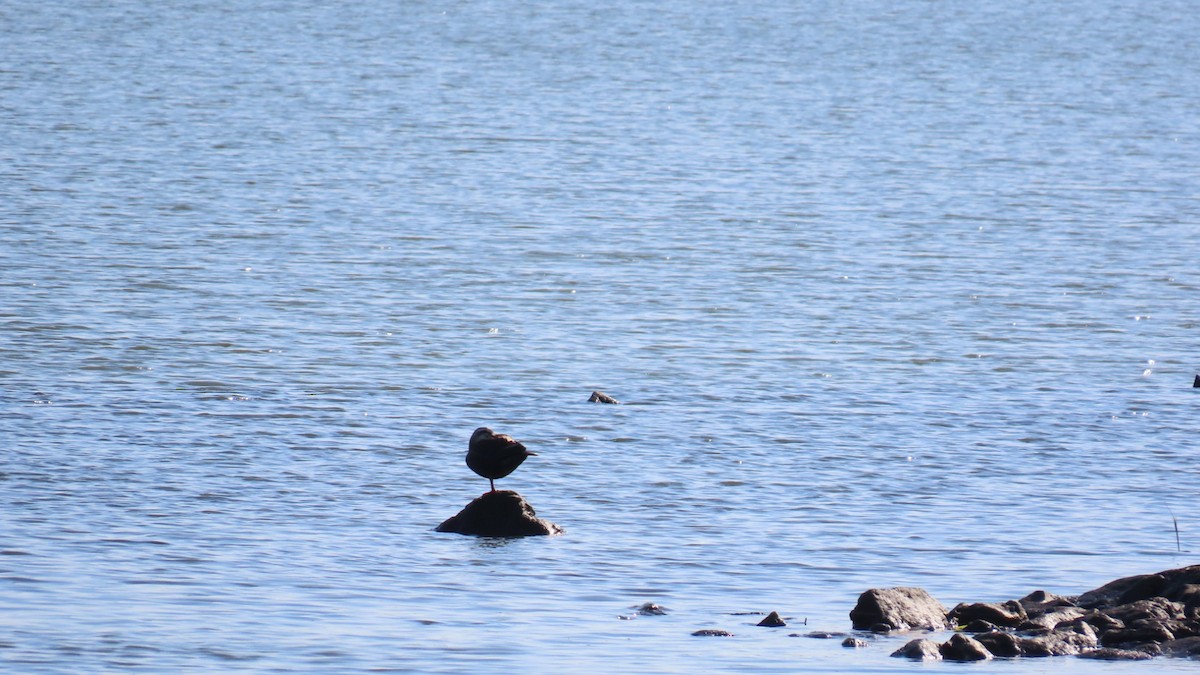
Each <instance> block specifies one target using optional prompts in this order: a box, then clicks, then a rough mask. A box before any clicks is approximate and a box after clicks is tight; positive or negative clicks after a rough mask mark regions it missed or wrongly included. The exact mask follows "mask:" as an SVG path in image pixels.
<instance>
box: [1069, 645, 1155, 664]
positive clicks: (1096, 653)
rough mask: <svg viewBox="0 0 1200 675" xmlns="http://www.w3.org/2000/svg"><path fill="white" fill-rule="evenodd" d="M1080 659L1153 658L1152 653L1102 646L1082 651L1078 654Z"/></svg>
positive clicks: (1117, 659)
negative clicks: (1101, 647)
mask: <svg viewBox="0 0 1200 675" xmlns="http://www.w3.org/2000/svg"><path fill="white" fill-rule="evenodd" d="M1079 658H1081V659H1098V660H1101V661H1145V660H1146V659H1152V658H1154V655H1153V654H1147V653H1146V652H1139V651H1136V650H1133V649H1113V648H1112V647H1104V648H1103V649H1093V650H1092V651H1090V652H1084V653H1082V654H1080V655H1079Z"/></svg>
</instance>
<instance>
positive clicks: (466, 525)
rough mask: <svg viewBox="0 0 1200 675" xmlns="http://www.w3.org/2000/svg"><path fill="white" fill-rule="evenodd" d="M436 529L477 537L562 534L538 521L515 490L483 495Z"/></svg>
mask: <svg viewBox="0 0 1200 675" xmlns="http://www.w3.org/2000/svg"><path fill="white" fill-rule="evenodd" d="M435 529H436V530H437V531H438V532H455V533H457V534H469V535H475V536H478V537H529V536H535V535H549V534H562V531H563V530H562V528H561V527H559V526H558V525H555V524H554V523H551V522H550V521H548V520H542V519H541V518H538V517H537V514H536V513H535V512H534V510H533V507H532V506H530V505H529V502H527V501H525V499H524V498H523V497H522V496H521V495H519V494H517V493H516V492H513V491H512V490H497V491H496V492H487V493H484V494H483V496H481V497H478V498H476V499H475V500H474V501H472V502H471V503H470V504H467V505H466V507H464V508H463V510H462V511H459V512H458V514H457V515H454V516H451V517H450V518H448V519H447V520H446V521H445V522H443V523H442V524H441V525H438V526H437V528H435Z"/></svg>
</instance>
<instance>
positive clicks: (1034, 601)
mask: <svg viewBox="0 0 1200 675" xmlns="http://www.w3.org/2000/svg"><path fill="white" fill-rule="evenodd" d="M1017 602H1018V603H1020V604H1021V607H1023V608H1025V613H1026V614H1027V615H1034V614H1044V613H1045V612H1049V611H1052V610H1054V609H1055V608H1057V607H1074V606H1075V603H1074V602H1072V601H1071V599H1070V598H1068V597H1066V596H1063V595H1055V594H1053V593H1047V592H1046V591H1034V592H1032V593H1030V594H1029V595H1027V596H1025V597H1023V598H1021V599H1020V600H1018V601H1017Z"/></svg>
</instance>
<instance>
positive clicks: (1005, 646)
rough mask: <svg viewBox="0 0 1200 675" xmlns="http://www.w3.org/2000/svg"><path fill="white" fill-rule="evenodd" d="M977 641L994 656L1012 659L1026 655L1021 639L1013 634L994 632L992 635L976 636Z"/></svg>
mask: <svg viewBox="0 0 1200 675" xmlns="http://www.w3.org/2000/svg"><path fill="white" fill-rule="evenodd" d="M975 639H976V640H977V641H979V644H981V645H983V646H984V647H985V648H986V649H987V650H988V651H989V652H991V653H992V655H993V656H1000V657H1005V658H1011V657H1014V656H1024V655H1025V651H1024V650H1023V649H1022V648H1021V638H1018V637H1017V636H1015V635H1013V634H1012V633H1004V632H1001V631H993V632H991V633H983V634H981V635H976V636H975Z"/></svg>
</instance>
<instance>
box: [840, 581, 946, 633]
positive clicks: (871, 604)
mask: <svg viewBox="0 0 1200 675" xmlns="http://www.w3.org/2000/svg"><path fill="white" fill-rule="evenodd" d="M850 620H851V621H852V622H853V625H854V627H855V628H858V629H864V628H869V629H871V630H872V631H874V630H875V626H877V625H880V624H882V625H883V626H885V627H887V629H888V630H911V629H914V628H920V629H927V630H945V629H946V626H947V624H946V608H945V607H944V606H942V603H940V602H938V601H937V600H934V599H933V596H931V595H929V593H928V592H926V591H925V589H923V588H911V587H909V588H905V587H901V588H872V589H871V590H869V591H866V592H865V593H863V594H862V595H860V596H858V604H856V605H855V606H854V609H852V610H850Z"/></svg>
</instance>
